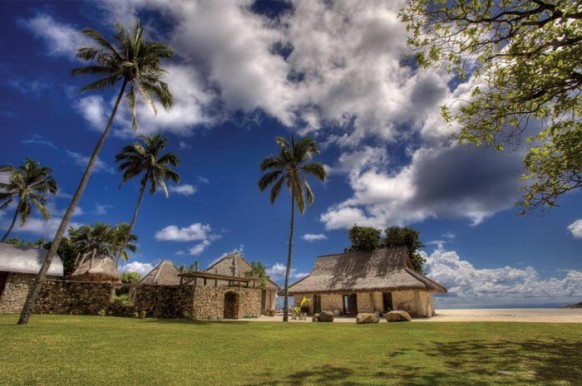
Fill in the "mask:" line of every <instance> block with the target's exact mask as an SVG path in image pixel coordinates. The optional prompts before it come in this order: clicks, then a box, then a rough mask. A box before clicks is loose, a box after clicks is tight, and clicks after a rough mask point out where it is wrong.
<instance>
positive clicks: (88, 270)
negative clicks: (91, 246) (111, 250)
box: [71, 256, 121, 282]
mask: <svg viewBox="0 0 582 386" xmlns="http://www.w3.org/2000/svg"><path fill="white" fill-rule="evenodd" d="M71 279H72V280H76V281H98V282H119V281H121V280H120V278H119V273H118V271H117V267H116V266H115V263H114V262H113V259H112V258H111V257H108V256H100V257H96V258H95V259H88V260H86V261H84V262H83V264H81V265H79V267H77V269H76V270H75V272H73V273H72V274H71Z"/></svg>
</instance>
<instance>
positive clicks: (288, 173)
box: [259, 137, 326, 322]
mask: <svg viewBox="0 0 582 386" xmlns="http://www.w3.org/2000/svg"><path fill="white" fill-rule="evenodd" d="M276 141H277V145H279V155H278V156H269V157H266V158H264V159H263V161H262V162H261V171H262V172H266V174H264V175H263V176H262V177H261V179H260V180H259V189H261V191H264V190H265V189H266V188H267V187H268V186H269V185H271V184H273V187H272V188H271V204H273V203H275V200H276V199H277V197H278V196H279V192H280V191H281V187H282V186H283V184H285V186H286V187H287V190H288V191H289V193H290V194H291V227H290V231H289V244H288V254H287V269H286V270H285V300H284V310H283V321H284V322H286V321H288V320H289V312H288V310H289V303H288V302H289V299H288V298H287V292H288V290H289V272H290V270H291V256H292V254H293V231H294V228H295V204H297V207H298V208H299V213H301V214H303V213H305V198H307V202H308V203H309V205H310V206H311V205H313V192H312V191H311V187H310V186H309V183H308V182H307V179H306V177H307V175H312V176H314V177H315V178H317V179H318V180H320V181H325V177H326V173H325V169H324V168H323V165H322V164H320V163H316V162H309V161H311V158H313V156H314V155H315V154H317V153H319V150H318V149H317V145H316V143H315V141H314V140H313V139H311V138H309V137H305V138H303V139H301V140H300V141H299V142H297V143H295V139H294V138H293V137H291V144H289V142H287V140H285V138H282V137H277V140H276Z"/></svg>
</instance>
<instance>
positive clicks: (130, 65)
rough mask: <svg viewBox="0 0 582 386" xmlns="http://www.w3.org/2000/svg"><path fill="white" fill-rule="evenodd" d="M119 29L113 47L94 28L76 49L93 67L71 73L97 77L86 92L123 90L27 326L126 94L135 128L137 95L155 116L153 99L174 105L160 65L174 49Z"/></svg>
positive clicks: (24, 318) (25, 315)
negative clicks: (84, 43)
mask: <svg viewBox="0 0 582 386" xmlns="http://www.w3.org/2000/svg"><path fill="white" fill-rule="evenodd" d="M115 28H116V30H117V33H116V35H115V37H114V42H113V43H110V42H109V41H108V40H107V39H105V38H104V37H103V35H101V34H100V33H99V32H97V31H95V30H93V29H90V28H88V29H85V30H83V33H84V34H85V35H86V36H87V37H88V38H90V39H92V40H93V42H94V43H95V46H92V47H81V48H79V49H78V50H77V58H78V59H81V60H86V61H89V62H91V64H89V65H87V66H85V67H80V68H75V69H73V70H72V75H73V76H81V75H90V76H93V77H97V78H98V79H97V80H95V81H93V82H91V83H89V84H88V85H86V86H85V87H83V88H82V89H81V92H85V91H98V90H104V89H109V88H112V87H114V86H115V85H117V84H119V83H121V86H120V89H119V93H118V94H117V99H116V100H115V104H114V105H113V110H112V111H111V115H110V116H109V119H108V121H107V125H106V126H105V130H103V134H102V135H101V137H100V138H99V141H98V142H97V145H96V146H95V149H94V150H93V154H91V158H89V163H88V164H87V168H86V169H85V172H84V173H83V177H82V178H81V182H80V183H79V186H78V188H77V190H76V191H75V194H74V195H73V198H72V200H71V203H70V204H69V207H68V208H67V211H66V212H65V215H64V216H63V220H62V221H61V224H60V226H59V228H58V229H57V232H56V234H55V237H54V240H53V242H52V243H51V247H50V249H49V251H48V253H47V255H46V258H45V260H44V262H43V264H42V267H41V269H40V272H39V274H38V276H37V278H36V280H35V282H34V284H33V286H32V287H31V289H30V291H29V293H28V296H27V298H26V302H25V304H24V307H23V308H22V313H21V314H20V319H19V320H18V324H27V323H28V319H29V318H30V315H31V314H32V310H33V307H34V302H35V301H36V298H37V297H38V294H39V293H40V289H41V288H42V286H43V284H44V281H45V279H46V273H47V271H48V268H49V266H50V264H51V262H52V260H53V258H54V255H55V253H56V251H57V248H58V247H59V243H60V241H61V239H62V237H63V235H64V233H65V230H66V229H67V226H68V224H69V222H70V220H71V216H72V215H73V212H74V210H75V208H76V207H77V204H78V202H79V200H80V199H81V196H82V195H83V192H84V190H85V187H86V186H87V183H88V182H89V177H90V176H91V172H92V171H93V167H94V165H95V162H96V161H97V157H98V155H99V153H100V152H101V148H102V147H103V144H104V143H105V139H106V138H107V136H108V135H109V132H110V131H111V126H112V125H113V120H114V119H115V115H116V114H117V110H118V108H119V105H120V103H121V100H122V99H123V97H124V96H125V98H126V100H127V102H128V103H129V107H130V111H131V115H132V125H133V128H134V129H137V112H136V98H137V95H138V94H139V95H141V97H142V98H143V100H144V101H145V102H146V103H147V104H148V105H149V106H150V107H151V108H152V109H153V110H154V113H155V112H156V108H155V103H154V101H158V102H159V103H161V105H162V106H163V107H164V108H165V109H169V108H170V107H171V106H172V94H170V91H169V90H168V85H167V84H166V83H164V82H163V81H162V80H161V77H162V75H163V74H164V73H165V71H164V70H163V69H162V68H161V67H160V61H161V60H162V59H168V58H171V57H172V56H173V52H172V50H171V49H169V48H168V47H166V46H165V45H163V44H161V43H158V42H153V41H144V39H143V29H142V28H141V27H140V25H139V23H135V25H134V27H133V28H132V29H131V30H130V31H126V30H125V29H124V28H123V26H122V25H121V24H116V25H115Z"/></svg>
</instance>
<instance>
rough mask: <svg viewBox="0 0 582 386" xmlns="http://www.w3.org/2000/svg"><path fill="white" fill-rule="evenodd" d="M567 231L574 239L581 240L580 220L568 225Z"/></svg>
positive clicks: (581, 225) (581, 223)
mask: <svg viewBox="0 0 582 386" xmlns="http://www.w3.org/2000/svg"><path fill="white" fill-rule="evenodd" d="M568 230H569V231H570V233H572V236H574V238H575V239H582V219H580V220H576V221H574V222H573V223H572V224H570V225H568Z"/></svg>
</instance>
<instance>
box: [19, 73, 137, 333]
mask: <svg viewBox="0 0 582 386" xmlns="http://www.w3.org/2000/svg"><path fill="white" fill-rule="evenodd" d="M126 86H127V80H126V79H124V80H123V84H122V86H121V90H119V95H118V96H117V100H116V101H115V105H114V106H113V111H111V115H110V116H109V120H108V121H107V126H105V130H103V134H102V135H101V138H99V141H98V142H97V145H96V146H95V150H93V154H91V158H90V159H89V163H88V164H87V168H86V169H85V172H84V173H83V177H82V178H81V182H80V183H79V186H78V187H77V190H76V191H75V194H74V195H73V198H72V200H71V202H70V203H69V207H68V208H67V211H66V212H65V215H64V216H63V219H62V220H61V224H60V225H59V228H58V229H57V232H56V234H55V237H54V239H53V241H52V243H51V247H50V248H49V250H48V252H47V254H46V257H45V258H44V261H43V262H42V266H41V267H40V271H39V272H38V275H37V276H36V279H35V280H34V284H33V285H32V287H31V288H30V290H29V291H28V296H27V297H26V302H25V303H24V307H22V312H21V313H20V319H18V324H28V320H29V319H30V315H31V314H32V311H33V310H34V303H35V302H36V298H37V297H38V295H39V294H40V290H41V289H42V286H43V285H44V282H45V280H46V274H47V272H48V269H49V267H50V265H51V263H52V261H53V259H54V257H55V254H56V253H57V249H58V248H59V245H60V244H61V239H62V238H63V236H64V234H65V231H66V230H67V226H68V225H69V222H70V221H71V217H72V216H73V212H74V211H75V208H76V207H77V204H78V203H79V201H80V200H81V196H82V195H83V192H84V191H85V187H87V183H88V182H89V177H91V173H92V172H93V167H94V166H95V162H96V161H97V156H98V155H99V153H100V152H101V148H103V145H104V144H105V140H106V139H107V136H108V135H109V132H110V131H111V126H113V119H114V118H115V115H116V114H117V109H118V108H119V104H120V103H121V99H122V98H123V94H124V93H125V87H126Z"/></svg>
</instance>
